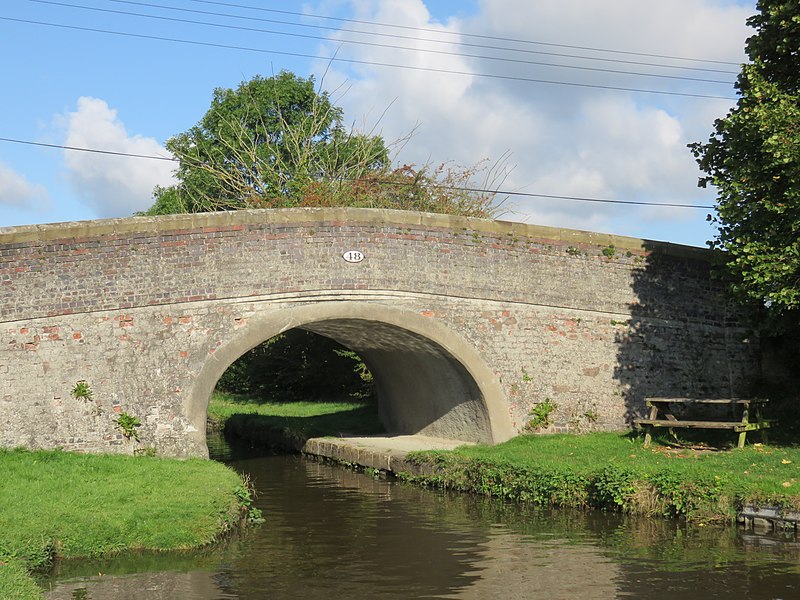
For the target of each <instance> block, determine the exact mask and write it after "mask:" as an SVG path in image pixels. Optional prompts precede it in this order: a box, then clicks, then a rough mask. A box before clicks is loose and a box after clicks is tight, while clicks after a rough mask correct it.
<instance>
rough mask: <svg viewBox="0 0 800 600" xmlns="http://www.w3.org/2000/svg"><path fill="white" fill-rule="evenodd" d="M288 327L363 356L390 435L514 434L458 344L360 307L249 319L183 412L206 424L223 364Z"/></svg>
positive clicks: (415, 321) (490, 387)
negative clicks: (186, 409) (209, 399)
mask: <svg viewBox="0 0 800 600" xmlns="http://www.w3.org/2000/svg"><path fill="white" fill-rule="evenodd" d="M294 328H300V329H305V330H308V331H311V332H313V333H316V334H319V335H323V336H326V337H329V338H331V339H334V340H335V341H337V342H339V343H340V344H342V345H343V346H346V347H348V348H350V349H351V350H353V351H355V352H356V353H358V354H359V356H361V357H362V359H363V360H364V362H365V363H366V365H367V367H368V368H369V369H370V371H371V372H372V374H373V378H374V381H375V387H376V395H377V401H378V410H379V416H380V419H381V422H382V423H383V425H384V427H385V428H386V430H387V432H388V433H389V434H390V435H411V434H419V435H427V436H431V437H439V438H448V439H454V440H462V441H467V442H483V443H494V442H498V441H503V440H505V439H508V438H510V437H511V436H512V429H511V424H510V419H509V417H508V411H507V410H506V409H505V402H504V399H503V394H502V389H501V386H500V384H499V382H498V381H497V379H496V377H495V375H494V373H493V372H492V371H491V370H490V369H489V368H488V367H487V366H486V365H485V363H484V361H483V359H482V358H481V357H480V356H479V355H478V353H477V352H476V351H475V350H474V349H473V348H472V347H471V346H470V345H469V344H468V343H467V342H466V341H465V340H464V339H463V338H461V337H460V336H459V335H457V334H456V333H454V332H453V331H451V330H450V329H449V328H447V327H445V326H444V325H442V324H441V323H438V322H436V321H434V320H432V319H430V318H426V317H423V316H420V315H419V314H417V313H414V312H411V311H407V310H404V309H397V308H391V307H386V306H382V305H375V304H370V303H363V302H332V303H319V304H308V305H304V306H300V307H292V308H287V309H278V310H276V311H275V312H270V313H269V314H265V315H256V317H255V318H251V319H249V321H248V326H247V327H246V328H245V331H242V332H239V333H238V335H237V336H236V337H235V338H234V339H232V340H230V341H229V342H228V343H227V344H224V345H223V346H222V347H220V348H219V349H218V350H217V352H216V353H215V355H214V357H213V358H212V359H209V361H207V363H206V365H205V366H204V368H203V370H202V372H201V374H200V376H199V377H198V381H197V385H196V386H195V389H194V390H193V393H192V398H191V400H190V403H191V406H189V407H187V408H188V409H189V410H188V412H189V416H190V419H192V420H197V421H202V420H203V419H205V409H206V407H207V402H208V398H209V396H210V393H211V390H212V389H213V387H214V386H215V385H216V381H217V380H218V379H219V377H220V376H221V375H222V373H223V372H224V370H225V369H226V368H227V366H229V365H230V364H231V363H232V362H233V361H235V360H236V359H237V358H239V357H240V356H241V355H242V354H244V353H245V352H247V351H248V350H249V349H250V348H253V347H254V346H256V345H258V344H260V343H261V342H263V341H265V340H267V339H269V338H270V337H273V336H274V335H277V334H278V333H281V332H284V331H287V330H289V329H294ZM198 441H199V440H198Z"/></svg>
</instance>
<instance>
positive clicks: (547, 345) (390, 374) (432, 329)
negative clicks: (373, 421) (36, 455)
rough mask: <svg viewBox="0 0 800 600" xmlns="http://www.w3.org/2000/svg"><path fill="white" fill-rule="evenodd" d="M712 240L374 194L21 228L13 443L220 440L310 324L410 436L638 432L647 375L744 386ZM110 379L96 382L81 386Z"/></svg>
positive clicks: (11, 376)
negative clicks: (553, 222) (214, 395)
mask: <svg viewBox="0 0 800 600" xmlns="http://www.w3.org/2000/svg"><path fill="white" fill-rule="evenodd" d="M708 259H709V254H708V253H707V251H704V250H700V249H696V248H689V247H680V246H674V245H669V244H664V243H656V242H645V241H642V240H636V239H630V238H620V237H614V236H608V235H602V234H595V233H587V232H580V231H571V230H564V229H553V228H546V227H537V226H531V225H525V224H520V223H508V222H497V221H484V220H477V219H467V218H460V217H449V216H443V215H429V214H419V213H411V212H400V211H385V210H371V209H286V210H254V211H239V212H230V213H210V214H196V215H173V216H166V217H157V218H146V217H132V218H127V219H116V220H101V221H87V222H77V223H63V224H54V225H41V226H24V227H12V228H5V229H1V230H0V446H5V447H15V446H26V447H30V448H54V447H62V448H65V449H68V450H83V451H89V452H132V451H133V448H132V446H133V444H132V443H131V442H129V441H127V440H125V439H124V438H122V436H121V435H120V434H119V432H117V431H116V429H115V428H114V422H113V419H114V417H115V416H116V415H117V414H120V413H122V412H127V413H129V414H132V415H135V416H137V417H139V418H140V419H141V421H142V423H143V426H142V428H141V430H140V435H141V439H142V442H141V443H142V445H145V446H150V447H155V448H156V450H157V452H158V453H159V454H162V455H168V456H206V455H207V449H206V444H205V419H206V408H207V405H208V399H209V396H210V392H211V390H212V389H213V387H214V385H215V383H216V381H217V379H218V378H219V377H220V376H221V375H222V373H223V372H224V371H225V369H226V368H227V367H228V366H229V365H230V364H231V363H232V362H233V361H234V360H236V359H237V358H238V357H239V356H241V355H242V354H243V353H244V352H246V351H247V350H248V349H250V348H252V347H254V346H255V345H257V344H259V343H260V342H262V341H264V340H266V339H268V338H270V337H272V336H274V335H276V334H278V333H280V332H283V331H286V330H288V329H291V328H295V327H299V328H303V329H307V330H310V331H313V332H316V333H318V334H321V335H325V336H328V337H331V338H334V339H335V340H337V341H339V342H341V343H342V344H344V345H345V346H348V347H350V348H351V349H353V350H355V351H357V352H358V353H359V354H360V355H361V356H362V357H363V358H364V359H365V362H366V363H367V364H368V366H369V367H370V369H371V370H372V372H373V374H374V376H375V380H376V385H377V389H378V402H379V410H380V415H381V419H382V420H383V422H384V424H385V426H386V427H387V430H388V431H389V432H392V433H397V434H413V433H419V434H423V435H431V436H436V437H447V438H452V439H457V440H468V441H482V442H487V443H493V442H498V441H502V440H505V439H508V438H510V437H512V436H513V435H515V434H517V433H518V432H519V431H520V430H521V429H522V428H523V427H524V426H525V425H526V424H527V423H528V422H529V420H530V418H529V416H528V413H529V412H530V411H531V409H532V408H533V407H534V406H535V405H536V404H537V403H539V402H543V401H545V400H549V401H550V402H552V403H554V404H555V405H556V407H557V408H556V411H555V412H554V413H553V414H552V415H551V421H552V425H551V427H550V429H549V430H550V431H567V430H570V431H586V430H590V429H607V430H617V429H622V428H624V427H626V426H627V424H628V423H629V422H630V419H631V418H632V417H633V416H634V415H635V414H637V413H639V412H641V410H642V405H643V398H644V397H646V396H647V395H669V394H680V395H686V394H693V393H703V394H715V395H723V396H729V395H731V394H736V393H738V392H740V391H741V390H742V389H743V387H744V383H745V382H746V381H747V379H748V377H749V375H750V374H751V373H752V371H753V368H754V364H755V362H756V361H755V360H754V355H755V351H756V348H755V344H754V343H752V342H750V341H748V340H747V339H745V338H744V330H742V329H741V328H739V327H738V326H737V324H736V321H735V319H734V318H733V317H734V316H733V315H731V314H730V312H729V311H728V309H727V308H726V306H725V304H724V302H723V301H722V299H721V295H720V293H719V289H718V288H717V286H716V284H715V283H713V281H712V280H710V278H709V264H708ZM79 380H85V381H87V382H88V383H89V385H90V387H91V389H92V391H93V394H94V395H93V398H92V399H91V400H86V399H76V398H73V397H72V396H71V395H70V390H71V389H72V388H73V386H74V385H75V383H76V382H77V381H79Z"/></svg>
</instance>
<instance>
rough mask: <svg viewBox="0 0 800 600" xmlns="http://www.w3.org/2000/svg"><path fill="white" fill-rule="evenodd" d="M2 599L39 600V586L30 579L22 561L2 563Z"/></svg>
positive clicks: (0, 570) (0, 571)
mask: <svg viewBox="0 0 800 600" xmlns="http://www.w3.org/2000/svg"><path fill="white" fill-rule="evenodd" d="M0 598H8V599H9V600H10V599H11V598H13V599H14V600H38V599H39V598H41V590H40V589H39V586H37V585H36V583H35V582H34V581H33V579H31V578H30V576H29V575H28V571H27V570H26V569H25V566H24V565H23V563H22V561H19V560H12V561H10V562H8V563H3V562H0Z"/></svg>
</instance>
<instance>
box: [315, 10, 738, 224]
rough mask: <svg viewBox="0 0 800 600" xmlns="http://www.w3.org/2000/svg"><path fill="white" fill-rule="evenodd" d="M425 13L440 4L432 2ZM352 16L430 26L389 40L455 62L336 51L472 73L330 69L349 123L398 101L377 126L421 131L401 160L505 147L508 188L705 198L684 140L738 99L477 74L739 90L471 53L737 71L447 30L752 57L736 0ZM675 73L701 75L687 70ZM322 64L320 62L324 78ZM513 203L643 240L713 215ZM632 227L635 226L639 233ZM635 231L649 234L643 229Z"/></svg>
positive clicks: (472, 158) (526, 214)
mask: <svg viewBox="0 0 800 600" xmlns="http://www.w3.org/2000/svg"><path fill="white" fill-rule="evenodd" d="M427 4H428V5H430V6H433V4H432V3H430V2H429V3H427ZM352 7H353V10H354V11H355V16H356V18H358V19H364V20H370V21H378V22H382V23H394V24H397V25H404V26H408V27H418V28H424V29H425V30H426V31H424V32H419V33H418V34H417V35H418V36H419V38H420V39H417V40H396V41H393V42H392V43H394V44H396V45H403V46H413V47H415V48H435V49H437V50H440V51H446V52H452V53H454V54H444V55H443V54H425V53H420V52H416V53H415V52H406V51H403V52H400V51H398V50H396V49H391V48H376V47H365V46H355V45H349V44H343V45H341V47H339V46H338V45H337V52H338V56H340V57H347V58H353V59H357V60H363V61H369V62H375V63H381V62H382V63H393V64H398V63H403V64H405V65H408V66H412V67H433V68H437V69H441V70H443V71H454V72H459V73H466V74H465V75H450V74H447V73H443V72H439V73H435V72H427V71H419V70H406V69H391V68H380V67H375V66H369V65H363V64H361V65H355V66H348V65H346V64H344V63H334V64H333V65H332V68H330V69H328V73H327V75H326V81H325V84H326V88H327V89H332V88H334V87H336V86H337V85H343V86H344V87H346V88H347V89H348V91H347V93H346V94H345V95H344V96H343V97H342V98H341V99H339V103H340V104H341V105H342V106H343V107H344V108H345V114H346V115H348V116H349V117H351V116H352V117H356V118H357V117H358V116H359V115H365V114H379V113H380V112H381V111H382V110H383V109H384V108H386V107H387V106H390V105H391V107H390V108H389V111H388V113H387V116H386V117H385V119H384V122H383V123H382V124H381V127H382V133H383V135H384V137H385V138H386V139H387V140H389V141H391V140H393V139H398V138H401V137H402V136H403V135H404V134H406V133H407V132H408V131H409V130H411V129H412V128H413V127H414V125H415V124H420V127H419V128H418V129H417V133H416V135H415V137H414V138H413V139H412V140H411V141H410V142H409V143H408V144H407V145H406V146H405V148H404V149H403V152H402V154H401V156H400V157H399V158H400V160H402V161H404V162H416V163H418V164H419V163H424V162H427V161H428V160H431V161H433V162H440V161H444V160H453V161H456V162H458V163H461V164H465V165H470V164H474V163H475V162H476V161H478V160H480V159H483V158H486V157H490V158H494V159H496V158H498V157H500V156H502V155H504V154H505V153H507V152H510V153H511V154H512V157H511V160H510V162H511V163H512V164H516V168H515V170H514V172H513V173H512V175H511V176H509V178H508V180H507V181H506V186H505V187H506V188H508V189H511V190H514V191H523V192H531V193H541V194H552V195H568V196H588V197H600V198H612V199H614V198H620V199H627V200H637V201H642V200H643V201H648V202H672V203H675V202H678V203H695V204H696V203H700V204H708V203H709V201H708V192H703V191H701V190H698V189H697V187H696V182H697V177H698V170H697V166H696V163H695V161H694V159H693V158H692V156H691V154H690V153H689V151H688V149H687V148H686V145H687V144H688V143H689V142H692V141H698V140H705V139H707V137H708V134H709V133H710V131H711V128H712V125H713V120H714V118H715V117H718V116H722V115H723V114H724V112H725V111H726V109H727V107H728V106H730V105H731V104H732V101H725V100H709V99H687V98H682V97H671V96H668V95H658V94H641V93H640V94H633V93H629V92H621V91H611V90H603V89H597V88H580V87H568V86H561V85H547V84H536V83H531V82H521V81H513V80H506V79H501V78H486V77H482V76H480V74H481V73H484V74H487V73H488V74H494V75H507V76H512V77H524V78H531V79H546V80H558V81H566V82H580V83H585V84H590V85H613V86H621V87H630V88H639V89H655V90H665V91H691V92H693V93H701V94H711V95H723V96H733V95H734V90H733V88H732V86H730V85H728V86H721V85H717V84H710V83H700V82H685V81H676V80H671V79H658V78H643V77H633V76H626V75H621V74H609V73H603V72H590V71H578V70H570V69H555V68H552V67H543V66H537V65H531V64H520V63H515V62H511V61H505V62H503V61H492V60H486V59H478V58H468V57H465V56H464V54H467V53H468V54H478V55H487V54H493V55H496V56H505V57H509V56H513V57H515V58H519V59H522V60H530V61H542V62H562V63H571V64H580V65H581V66H591V67H601V68H610V69H618V70H630V71H647V72H654V71H658V72H661V73H664V74H670V75H681V76H687V77H698V78H707V79H725V80H727V81H733V79H734V78H735V74H736V73H737V72H738V67H737V66H736V65H735V64H733V65H725V64H714V63H712V64H710V65H703V66H710V67H711V68H715V69H720V70H727V71H731V72H732V74H723V73H706V72H702V71H693V70H689V69H681V70H675V69H672V70H667V69H657V68H655V67H650V66H647V65H633V64H618V63H603V62H600V61H576V60H572V59H568V58H565V57H553V56H547V55H538V54H531V53H516V54H513V55H511V54H509V53H502V52H500V53H499V52H497V51H492V50H488V49H485V48H474V47H467V46H460V45H459V44H458V42H459V39H460V38H459V36H458V35H455V36H454V35H450V34H452V33H456V34H467V33H469V34H480V35H483V36H493V37H496V38H502V39H526V40H538V41H544V42H553V43H560V44H570V45H574V46H583V47H594V48H613V49H619V50H630V51H635V52H647V53H650V54H663V55H669V56H681V57H702V58H705V59H710V60H716V61H733V62H739V61H741V60H743V56H744V55H743V46H744V41H745V38H746V37H747V35H749V33H750V32H749V30H748V28H747V27H746V26H745V20H746V18H747V17H748V16H749V15H750V14H752V13H753V7H752V6H744V7H742V6H738V5H735V4H732V3H731V2H729V1H728V0H673V1H671V2H662V3H653V2H641V0H609V1H608V2H603V3H597V2H587V1H586V0H537V2H530V1H529V0H482V1H481V2H479V14H477V15H475V16H473V17H470V18H468V19H466V20H458V19H451V20H445V21H444V22H440V21H436V20H433V19H431V16H430V13H429V11H428V10H427V7H426V3H425V2H424V1H423V0H402V1H400V0H391V1H389V0H381V1H378V0H354V1H353V2H352ZM432 30H433V31H432ZM436 32H447V33H448V35H447V36H446V37H444V38H443V39H447V40H449V41H448V42H447V43H442V44H433V43H431V42H428V41H423V40H422V39H421V38H434V37H437V33H436ZM403 35H413V30H412V29H406V30H403ZM353 37H354V35H353V34H339V35H338V36H336V39H338V40H341V39H346V38H350V39H352V38H353ZM462 39H463V40H464V41H469V42H471V43H481V44H486V45H499V44H500V42H498V41H497V40H490V39H488V38H466V37H464V38H462ZM504 44H505V43H504ZM506 45H508V44H506ZM523 47H524V48H525V49H527V50H543V51H546V52H562V53H567V54H580V53H582V52H581V51H579V50H577V49H566V48H557V47H551V46H537V45H525V46H523ZM331 48H333V46H331ZM591 54H593V55H594V56H603V57H611V58H621V59H624V60H628V61H633V62H661V61H662V59H658V58H655V57H645V56H634V55H627V54H625V55H622V54H602V55H601V54H597V53H591ZM669 62H673V63H674V62H675V61H669ZM680 64H682V65H685V66H687V67H696V66H699V65H698V64H697V63H693V62H689V61H681V62H680ZM327 66H328V65H320V67H319V69H320V72H321V71H322V70H323V69H324V68H325V67H327ZM345 82H346V83H345ZM511 202H512V203H513V204H514V205H515V206H516V213H515V214H514V215H513V218H515V219H524V220H526V221H529V222H538V223H542V224H549V225H558V226H565V227H579V228H596V229H598V230H601V231H603V230H604V231H614V232H619V233H627V234H633V235H640V234H643V233H646V231H647V227H648V225H647V224H648V222H651V223H652V222H654V221H664V220H673V221H675V222H676V223H678V222H682V221H690V220H691V221H692V222H693V223H695V224H696V226H698V227H706V226H705V225H704V223H705V212H704V211H688V210H682V209H653V210H649V209H633V208H631V207H630V206H614V205H609V204H589V203H582V202H568V201H563V200H562V201H559V200H541V199H514V198H512V199H511ZM634 211H636V212H635V213H634ZM634 214H635V217H634ZM634 219H635V220H636V221H637V224H635V225H632V222H633V220H634ZM636 227H640V229H641V233H640V232H639V230H636V229H635V228H636ZM632 228H633V229H632ZM700 235H701V236H702V235H703V234H700Z"/></svg>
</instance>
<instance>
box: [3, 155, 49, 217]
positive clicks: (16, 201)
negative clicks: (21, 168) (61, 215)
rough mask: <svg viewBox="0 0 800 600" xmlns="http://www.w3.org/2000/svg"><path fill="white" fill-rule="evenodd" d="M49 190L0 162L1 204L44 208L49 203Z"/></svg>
mask: <svg viewBox="0 0 800 600" xmlns="http://www.w3.org/2000/svg"><path fill="white" fill-rule="evenodd" d="M48 202H49V201H48V196H47V190H46V189H45V188H44V187H43V186H41V185H38V184H34V183H31V182H29V181H28V180H27V179H26V178H25V177H24V176H22V175H20V174H19V173H17V172H16V171H14V170H13V169H11V167H8V166H6V165H5V164H3V163H2V162H0V205H1V206H14V207H19V208H44V207H45V205H46V204H47V203H48Z"/></svg>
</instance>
